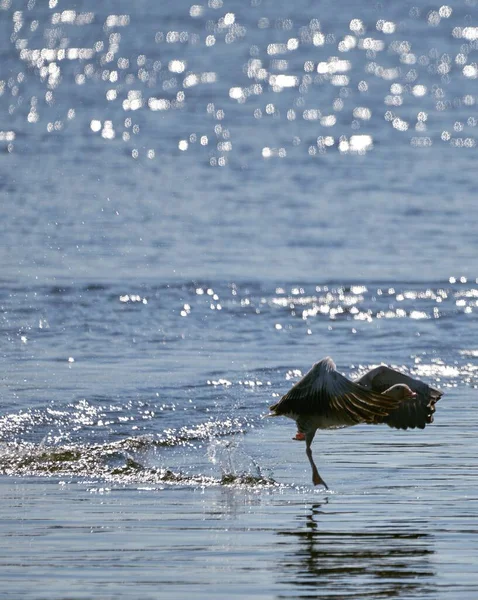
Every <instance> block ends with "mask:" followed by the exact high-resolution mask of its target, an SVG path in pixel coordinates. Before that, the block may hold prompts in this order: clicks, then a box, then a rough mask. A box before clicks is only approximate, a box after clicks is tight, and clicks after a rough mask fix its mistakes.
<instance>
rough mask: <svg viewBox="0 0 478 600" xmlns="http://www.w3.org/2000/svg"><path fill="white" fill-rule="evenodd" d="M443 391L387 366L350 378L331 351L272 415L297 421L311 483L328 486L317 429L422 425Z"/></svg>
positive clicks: (414, 426) (296, 385)
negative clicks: (317, 454)
mask: <svg viewBox="0 0 478 600" xmlns="http://www.w3.org/2000/svg"><path fill="white" fill-rule="evenodd" d="M442 395H443V392H442V391H440V390H438V389H435V388H433V387H431V386H429V385H427V384H426V383H424V382H423V381H420V380H418V379H413V378H412V377H409V376H408V375H405V374H403V373H401V372H400V371H396V370H395V369H392V368H390V367H387V366H386V365H381V366H379V367H376V368H374V369H372V370H371V371H368V372H367V373H365V375H363V376H362V377H360V379H357V380H356V381H350V380H349V379H347V378H346V377H345V376H344V375H342V374H340V373H339V372H338V371H337V367H336V366H335V363H334V361H333V360H332V359H331V358H330V357H329V356H327V357H326V358H323V359H322V360H320V361H319V362H317V363H315V364H314V365H313V367H312V368H311V369H310V371H309V372H308V373H307V374H306V375H304V377H303V378H302V379H301V380H300V381H298V382H297V383H296V384H295V385H294V386H293V387H292V388H291V389H290V390H289V391H288V392H287V393H286V394H285V395H284V396H282V398H281V399H280V400H279V402H277V403H276V404H273V405H272V406H270V407H269V410H270V411H271V412H270V413H269V415H268V416H271V417H277V416H285V417H288V418H290V419H293V420H294V421H296V423H297V434H296V436H295V437H294V438H293V439H295V440H305V443H306V450H305V452H306V455H307V458H308V459H309V462H310V466H311V467H312V482H313V484H314V485H322V486H324V487H325V488H326V489H328V486H327V484H326V483H325V481H324V480H323V479H322V477H321V476H320V475H319V472H318V470H317V467H316V465H315V462H314V459H313V456H312V449H311V444H312V441H313V439H314V436H315V434H316V432H317V429H335V428H340V427H349V426H352V425H358V424H359V423H370V424H374V425H376V424H381V423H384V424H386V425H388V426H389V427H395V428H396V429H409V428H410V429H413V428H416V427H418V428H419V429H424V428H425V425H427V424H429V423H432V422H433V413H434V412H435V404H436V403H437V402H438V400H439V399H440V398H441V397H442Z"/></svg>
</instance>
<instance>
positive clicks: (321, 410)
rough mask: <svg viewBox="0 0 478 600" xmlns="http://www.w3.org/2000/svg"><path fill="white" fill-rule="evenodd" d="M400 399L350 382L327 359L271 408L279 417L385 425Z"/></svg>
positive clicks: (319, 363) (313, 368) (331, 361)
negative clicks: (384, 420) (324, 418)
mask: <svg viewBox="0 0 478 600" xmlns="http://www.w3.org/2000/svg"><path fill="white" fill-rule="evenodd" d="M399 404H400V400H396V399H394V398H390V397H389V396H383V395H381V394H378V393H376V392H374V391H371V390H367V389H364V387H362V386H360V385H357V384H356V383H354V382H352V381H350V380H348V379H347V378H346V377H344V376H343V375H341V374H340V373H339V372H338V371H337V370H336V368H335V364H334V362H333V360H332V359H330V358H324V359H323V360H321V361H320V362H318V363H316V364H315V365H314V366H313V367H312V369H311V370H310V371H309V372H308V373H307V374H306V375H305V376H304V377H303V378H302V379H301V380H300V381H299V382H298V383H296V384H295V385H294V387H293V388H292V389H291V390H290V391H289V392H287V394H285V396H283V397H282V398H281V400H280V401H279V402H278V403H277V404H275V405H273V406H271V411H272V412H273V413H274V414H276V415H284V414H285V415H287V414H293V415H322V416H324V417H326V418H328V419H336V420H337V421H339V422H340V421H342V422H343V424H349V425H354V424H356V423H381V422H383V419H384V417H386V416H387V415H388V414H390V412H392V411H393V410H394V409H396V408H397V407H398V406H399Z"/></svg>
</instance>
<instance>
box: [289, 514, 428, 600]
mask: <svg viewBox="0 0 478 600" xmlns="http://www.w3.org/2000/svg"><path fill="white" fill-rule="evenodd" d="M324 506H325V505H324V504H314V505H312V506H311V507H310V509H309V510H308V511H307V513H306V514H305V515H304V514H302V515H301V517H300V520H301V521H304V520H305V522H304V523H303V527H300V526H299V527H298V528H296V529H294V530H282V531H279V532H278V535H279V536H280V537H281V538H282V539H281V541H280V542H279V544H281V545H286V546H287V550H286V552H285V555H284V558H283V559H282V560H281V562H280V564H281V570H280V582H281V583H282V584H286V585H287V586H291V585H292V586H294V587H295V588H296V589H295V593H294V597H296V598H301V597H307V598H344V597H351V598H369V599H370V598H383V597H394V598H395V597H401V596H407V595H409V594H410V593H413V594H414V597H415V598H421V597H422V596H423V597H429V596H430V595H433V591H434V580H435V572H434V570H433V568H432V566H431V565H430V557H431V555H432V554H433V552H434V551H433V549H432V547H431V546H432V536H431V535H430V534H427V533H422V532H420V531H416V530H413V529H412V528H411V527H410V525H407V524H405V523H404V524H391V525H390V526H387V527H384V526H382V527H380V526H376V527H375V528H370V527H369V528H367V529H365V527H361V528H359V529H357V530H354V531H350V529H349V530H348V531H347V529H345V528H344V520H345V519H347V514H345V513H344V514H343V517H344V519H342V520H340V515H337V514H335V515H334V520H333V523H334V524H335V525H336V526H337V527H336V529H335V530H334V529H330V526H331V523H332V522H331V520H330V518H329V517H331V516H332V515H331V514H330V513H328V514H327V513H326V512H325V511H324V510H322V509H323V507H324ZM321 521H322V523H321ZM332 527H333V525H332ZM287 538H288V539H287ZM291 542H293V543H291ZM289 549H290V551H289ZM314 592H315V593H314Z"/></svg>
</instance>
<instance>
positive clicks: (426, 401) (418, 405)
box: [356, 365, 443, 429]
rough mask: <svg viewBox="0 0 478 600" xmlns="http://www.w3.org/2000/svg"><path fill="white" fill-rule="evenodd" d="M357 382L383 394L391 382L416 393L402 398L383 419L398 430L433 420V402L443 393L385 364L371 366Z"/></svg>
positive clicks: (423, 424) (425, 423)
mask: <svg viewBox="0 0 478 600" xmlns="http://www.w3.org/2000/svg"><path fill="white" fill-rule="evenodd" d="M356 383H357V384H359V385H360V386H362V387H364V388H365V389H368V390H371V391H373V392H377V393H379V394H385V395H386V392H387V390H388V389H390V388H391V387H393V386H394V385H396V384H406V385H408V387H409V388H410V389H412V390H413V391H414V392H415V393H416V398H407V399H404V400H403V401H402V402H401V403H400V406H399V407H398V408H397V409H395V410H394V411H392V412H390V413H389V415H387V417H386V418H385V419H384V420H383V422H384V423H386V424H387V425H389V426H390V427H396V428H397V429H408V428H414V427H419V428H420V429H423V428H424V427H425V425H427V424H428V423H433V413H434V412H435V404H436V403H437V402H438V400H439V399H440V398H441V397H442V396H443V392H441V391H440V390H437V389H436V388H434V387H431V386H430V385H428V384H426V383H425V382H423V381H420V380H419V379H414V378H413V377H410V376H409V375H405V374H404V373H400V371H396V370H395V369H392V368H391V367H387V366H385V365H381V366H380V367H376V368H375V369H372V370H371V371H369V372H368V373H366V374H365V375H364V376H363V377H361V378H360V379H358V380H357V381H356Z"/></svg>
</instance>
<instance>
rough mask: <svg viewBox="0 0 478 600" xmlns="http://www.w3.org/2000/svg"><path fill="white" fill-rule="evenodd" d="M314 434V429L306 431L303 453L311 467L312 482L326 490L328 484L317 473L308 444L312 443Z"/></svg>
mask: <svg viewBox="0 0 478 600" xmlns="http://www.w3.org/2000/svg"><path fill="white" fill-rule="evenodd" d="M314 435H315V430H313V431H311V432H307V435H306V437H305V443H306V448H305V453H306V454H307V458H308V459H309V462H310V466H311V467H312V483H313V484H314V485H323V486H324V487H325V489H326V490H328V489H329V488H328V485H327V484H326V483H325V481H324V480H323V479H322V477H321V476H320V475H319V472H318V471H317V467H316V466H315V462H314V459H313V458H312V449H311V447H310V445H311V444H312V440H313V439H314Z"/></svg>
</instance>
